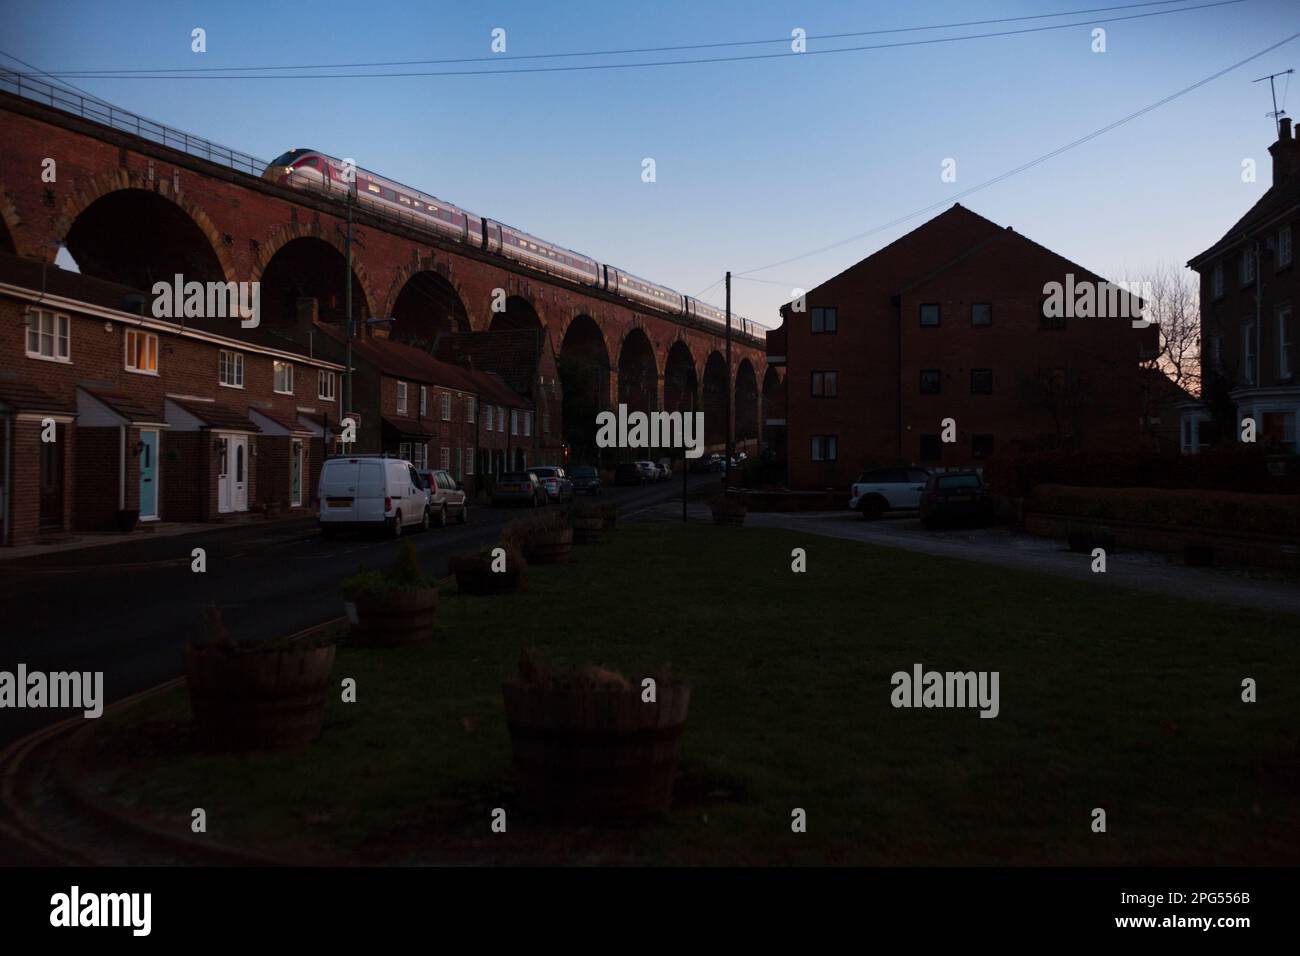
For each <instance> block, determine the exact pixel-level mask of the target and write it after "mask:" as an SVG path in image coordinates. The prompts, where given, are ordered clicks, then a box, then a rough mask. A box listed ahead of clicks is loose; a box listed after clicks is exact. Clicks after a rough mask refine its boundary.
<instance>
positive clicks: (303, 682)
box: [185, 644, 334, 751]
mask: <svg viewBox="0 0 1300 956" xmlns="http://www.w3.org/2000/svg"><path fill="white" fill-rule="evenodd" d="M333 669H334V645H333V644H327V645H325V646H323V647H309V648H295V647H289V648H281V649H278V650H270V651H237V652H232V651H230V650H226V649H222V648H220V647H210V646H209V647H200V646H194V645H189V646H187V647H186V648H185V682H186V685H187V686H188V688H189V692H190V707H191V709H192V710H193V711H194V723H195V729H196V736H197V737H198V740H199V743H200V744H201V745H202V746H205V747H207V748H210V749H215V750H233V751H245V750H278V749H281V748H285V747H296V746H299V745H302V744H306V743H310V742H311V741H313V740H315V739H316V738H317V737H319V736H320V732H321V724H322V723H323V722H324V719H325V695H326V693H327V691H328V690H329V679H330V672H331V671H332V670H333Z"/></svg>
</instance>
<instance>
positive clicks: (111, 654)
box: [0, 475, 718, 746]
mask: <svg viewBox="0 0 1300 956" xmlns="http://www.w3.org/2000/svg"><path fill="white" fill-rule="evenodd" d="M717 481H718V476H717V475H692V476H690V484H691V485H692V486H693V487H694V486H699V485H707V484H709V483H713V482H717ZM680 493H681V480H680V477H679V478H678V479H677V480H676V481H666V482H663V483H660V484H656V485H646V486H642V487H636V488H610V489H606V493H605V497H604V499H602V500H605V501H615V502H617V503H618V504H619V506H620V510H621V512H622V513H623V514H624V515H626V514H628V513H629V512H634V511H636V510H637V509H639V508H644V507H648V506H651V505H654V504H656V503H658V502H663V501H665V500H667V499H670V498H672V497H673V496H674V495H679V494H680ZM524 513H525V512H524V511H522V510H519V509H496V508H487V507H482V506H477V507H475V506H472V507H471V515H470V521H469V523H468V524H466V525H456V524H452V525H449V526H448V527H446V528H433V529H431V530H430V531H429V532H427V533H419V532H413V533H409V537H410V539H411V540H412V541H413V542H414V544H415V548H416V552H417V553H418V554H419V556H420V559H421V563H422V564H423V566H424V569H425V571H426V572H427V573H429V574H431V575H434V576H437V577H441V576H443V575H445V574H446V573H447V564H448V559H449V557H450V556H451V555H452V554H454V553H457V552H460V551H468V550H477V549H478V548H479V547H480V546H483V545H486V544H488V543H490V542H491V541H493V540H495V538H496V535H497V532H498V531H499V530H500V528H501V526H502V525H503V524H505V523H506V522H507V521H509V520H511V519H512V518H516V517H519V516H520V515H522V514H524ZM196 547H202V548H204V549H205V551H206V555H207V571H206V572H205V573H203V574H196V573H194V572H193V571H191V570H190V560H191V559H190V553H191V550H192V549H193V548H196ZM397 547H398V542H397V541H396V540H394V539H391V538H382V537H376V536H362V535H348V536H343V537H340V538H337V539H335V540H332V541H326V540H325V539H324V538H323V537H322V536H321V535H320V533H319V532H318V531H317V530H316V528H315V525H314V524H311V523H310V522H298V521H291V522H281V523H275V522H269V523H267V524H266V525H251V526H248V527H240V528H235V529H222V530H214V531H205V532H201V533H199V534H195V535H179V536H175V537H162V538H159V539H157V540H152V541H150V540H147V539H143V538H142V539H141V540H139V541H132V542H129V543H127V544H123V545H118V546H114V547H112V548H111V549H95V550H82V551H69V552H61V553H59V554H52V555H48V556H45V557H42V558H39V559H30V560H27V561H24V562H18V563H6V564H3V565H0V607H3V608H4V609H5V610H4V614H3V621H4V626H3V630H2V632H0V670H4V671H9V672H11V673H12V672H13V671H14V670H15V668H16V666H17V664H18V663H19V662H22V663H24V664H26V665H27V669H28V671H29V672H31V671H45V672H50V671H102V672H103V674H104V697H105V698H106V700H105V702H104V703H105V704H108V703H111V702H112V701H114V700H118V699H120V698H122V697H125V696H128V695H130V694H133V693H136V692H137V691H140V690H143V689H145V688H148V687H152V686H154V685H155V684H158V683H161V682H162V681H164V680H169V679H171V678H173V677H178V676H180V675H181V674H182V673H183V666H182V649H183V648H184V646H185V644H186V643H187V642H188V641H190V640H191V639H193V638H195V637H198V636H201V618H200V609H201V608H202V607H203V606H205V605H210V604H213V603H216V604H219V605H221V607H222V613H223V620H224V622H225V625H226V629H227V631H228V633H229V635H230V636H231V637H232V638H234V639H236V640H245V639H259V640H261V639H268V638H275V637H281V636H284V635H286V634H292V633H294V632H295V631H299V630H302V629H303V628H306V627H310V626H312V625H314V624H318V623H320V622H322V621H325V620H329V619H330V618H333V617H337V616H339V615H341V614H342V613H343V600H342V597H341V596H340V594H339V582H340V581H341V580H342V579H343V578H345V577H347V576H348V575H349V574H351V573H353V572H355V571H356V570H357V568H358V566H360V567H364V568H366V569H377V568H383V567H385V566H387V565H388V564H389V563H390V562H391V561H392V560H393V558H394V556H395V554H396V551H397ZM70 713H72V712H70V711H68V710H54V709H36V710H33V709H10V708H8V707H6V708H4V709H0V746H3V745H5V744H7V743H9V742H11V741H13V740H16V739H18V738H20V737H23V736H25V735H27V734H29V733H32V732H33V731H35V730H37V729H39V728H41V727H43V726H45V725H47V724H51V723H54V722H56V721H58V720H60V719H62V718H64V717H67V716H69V715H70Z"/></svg>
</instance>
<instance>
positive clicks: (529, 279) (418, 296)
mask: <svg viewBox="0 0 1300 956" xmlns="http://www.w3.org/2000/svg"><path fill="white" fill-rule="evenodd" d="M24 82H26V81H25V80H24ZM47 89H49V88H47ZM50 101H51V102H50V103H42V102H38V101H36V100H35V99H33V96H32V93H31V91H30V90H28V91H26V92H25V94H24V95H22V96H18V95H14V94H13V93H10V92H0V143H2V144H3V149H2V150H0V219H2V220H3V221H2V223H0V249H3V250H5V251H9V252H15V253H17V254H19V255H23V256H28V257H32V258H36V259H43V260H46V261H53V259H54V257H55V255H56V254H57V252H58V249H59V247H60V246H61V245H62V246H65V247H66V248H67V250H68V252H69V253H70V254H71V255H72V257H73V258H74V259H75V260H76V262H77V264H78V267H79V268H80V269H81V270H82V272H84V273H86V274H89V275H94V276H97V277H100V278H105V279H111V280H114V281H117V282H121V283H125V284H128V285H131V286H134V287H136V288H139V289H142V290H148V289H150V288H151V287H152V285H153V283H154V282H156V281H159V280H166V281H168V282H170V281H171V279H172V277H173V276H174V275H175V274H177V273H180V274H182V275H184V277H185V279H186V280H187V281H189V280H198V281H200V282H206V281H227V282H229V281H257V282H260V283H261V316H262V318H261V321H262V324H263V325H264V326H270V327H272V328H274V327H277V326H283V327H286V328H287V327H291V326H292V325H293V324H294V322H295V321H296V310H297V303H298V301H299V300H300V299H303V298H312V299H315V300H316V303H317V308H318V310H319V316H320V319H321V320H322V321H330V322H341V321H342V319H343V317H344V315H345V306H344V300H345V275H346V258H345V253H344V250H345V230H346V225H345V223H346V207H345V206H344V205H343V204H342V203H341V202H339V201H337V200H335V199H332V198H327V197H323V196H317V195H313V194H309V193H305V192H302V191H299V190H294V189H290V188H287V187H281V186H278V185H276V184H275V183H272V182H270V181H268V180H264V179H262V178H260V173H261V172H262V170H263V168H264V165H263V164H260V163H259V162H258V161H257V160H255V159H253V158H252V157H249V156H246V155H243V154H239V153H235V152H232V151H230V150H228V149H226V148H224V147H220V146H216V145H215V144H211V143H207V142H206V141H203V140H199V139H196V138H195V137H192V136H186V135H185V134H181V133H178V132H176V131H174V130H170V129H168V128H166V127H162V126H159V125H158V124H156V123H152V122H151V121H149V120H145V119H143V118H141V117H137V116H135V115H134V114H126V113H123V112H121V111H114V112H110V111H109V110H108V108H107V107H106V106H103V105H102V104H99V103H96V102H94V101H92V100H88V99H85V98H82V97H79V96H75V95H73V94H68V93H66V92H65V91H58V90H57V89H54V90H53V92H52V93H51V95H50ZM133 124H134V126H133ZM51 160H52V161H53V165H51V163H50V161H51ZM381 172H382V171H381ZM47 180H48V181H47ZM416 185H421V186H428V187H431V188H432V189H433V190H434V191H435V192H436V191H437V184H436V183H429V184H423V183H421V184H416ZM479 212H481V213H483V214H487V215H490V214H491V210H479ZM518 225H519V226H520V227H521V228H524V229H528V228H529V226H530V225H532V224H529V223H521V224H518ZM536 231H538V232H544V230H536ZM353 237H354V245H353V270H352V297H353V316H354V318H357V319H359V320H360V319H365V318H368V317H391V318H392V319H393V320H394V321H393V322H392V323H391V326H390V327H391V333H390V334H391V335H392V337H393V338H394V339H399V340H404V341H408V342H414V343H430V342H432V341H433V340H434V339H435V338H436V336H437V334H438V333H439V332H440V331H483V330H495V329H535V330H537V331H539V332H540V333H541V337H540V338H539V342H540V343H542V344H543V345H548V346H549V347H550V348H551V349H552V350H553V353H554V355H555V356H556V358H557V362H558V367H559V369H560V378H561V385H562V387H563V388H564V389H565V391H566V394H567V393H569V392H575V391H578V390H581V391H582V392H583V393H584V394H588V395H592V394H594V395H595V396H599V398H600V399H601V400H602V403H610V404H612V403H615V402H626V403H627V404H628V405H629V406H630V407H632V408H635V409H643V410H649V409H652V408H660V409H668V410H686V409H689V408H690V407H691V403H692V401H695V402H697V403H698V404H696V405H695V407H696V408H697V409H698V408H700V407H702V408H703V410H704V412H705V422H706V441H707V442H708V444H709V445H710V446H711V447H716V446H719V445H720V444H721V443H723V442H725V440H726V432H725V430H724V427H723V426H724V422H725V419H726V414H725V408H726V393H727V392H728V391H730V392H731V393H732V395H733V397H734V401H733V402H732V410H733V413H732V427H733V429H734V437H735V439H736V441H737V442H742V443H743V442H747V441H750V440H756V439H757V438H758V436H759V434H760V433H761V425H760V423H761V422H762V421H764V420H765V418H766V416H765V414H764V408H763V406H765V405H766V404H767V399H769V398H772V397H775V396H776V395H777V394H778V392H779V387H778V386H779V373H778V371H777V369H776V368H775V367H769V366H768V364H767V358H766V354H765V349H764V343H763V342H762V340H760V339H755V338H746V337H742V336H740V335H738V334H736V333H735V332H733V340H732V349H731V358H732V360H731V367H730V368H728V367H727V363H726V360H725V346H724V338H723V336H722V335H721V334H720V333H719V332H718V331H717V330H714V329H712V328H711V327H708V326H702V325H696V324H693V323H694V320H690V321H687V320H686V319H684V318H682V317H680V316H672V315H669V314H667V313H660V312H657V311H655V310H653V309H650V308H648V307H645V306H638V305H636V304H634V303H630V302H628V301H626V300H623V299H620V298H618V297H617V296H613V295H609V294H607V293H604V292H602V291H599V290H595V289H591V288H588V287H585V286H582V285H579V284H575V283H572V282H568V281H566V280H563V279H559V278H556V277H554V276H550V275H548V274H546V273H543V272H540V271H535V270H533V269H530V268H528V267H526V266H523V265H520V264H517V263H513V262H510V261H509V260H506V259H504V258H501V257H498V256H495V255H492V254H489V253H486V252H483V251H481V250H478V249H472V248H467V247H465V246H463V245H460V244H458V243H455V242H453V241H450V240H444V239H442V238H441V237H437V236H435V235H433V234H432V233H430V232H428V231H426V230H424V229H420V228H418V227H417V226H416V225H413V224H409V223H402V222H400V221H398V220H396V219H389V218H388V217H386V216H381V215H379V214H376V213H373V212H371V211H368V210H366V209H364V208H358V207H354V229H353ZM584 251H587V252H588V253H589V254H593V255H595V257H596V258H597V259H598V260H599V259H600V258H601V257H600V255H599V250H584ZM649 278H652V279H656V280H664V279H669V278H671V277H667V276H651V277H649ZM496 290H504V294H505V296H506V299H505V302H506V308H505V311H504V312H502V311H496V312H494V311H493V309H492V303H493V300H494V298H496V299H497V300H498V301H499V300H500V294H499V293H497V292H496ZM358 327H359V328H360V329H361V330H363V331H362V332H360V333H359V334H374V333H373V332H371V331H370V330H368V329H367V327H366V326H365V325H364V323H361V322H359V323H358ZM584 417H585V416H584ZM568 427H569V426H567V425H566V432H567V431H568Z"/></svg>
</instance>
